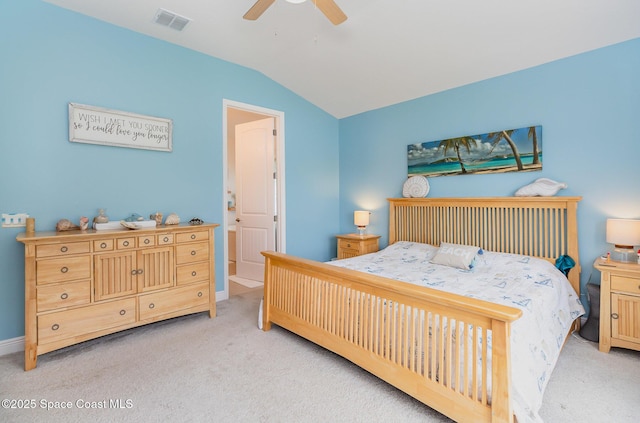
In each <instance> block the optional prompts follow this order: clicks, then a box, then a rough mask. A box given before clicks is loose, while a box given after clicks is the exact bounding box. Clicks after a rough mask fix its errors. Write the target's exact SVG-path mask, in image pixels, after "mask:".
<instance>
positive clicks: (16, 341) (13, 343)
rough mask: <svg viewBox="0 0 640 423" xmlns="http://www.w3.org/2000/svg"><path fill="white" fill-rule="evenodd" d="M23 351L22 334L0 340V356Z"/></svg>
mask: <svg viewBox="0 0 640 423" xmlns="http://www.w3.org/2000/svg"><path fill="white" fill-rule="evenodd" d="M20 351H24V336H19V337H17V338H11V339H5V340H3V341H0V356H2V355H7V354H13V353H16V352H20Z"/></svg>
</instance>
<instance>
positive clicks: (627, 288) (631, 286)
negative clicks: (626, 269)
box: [611, 275, 640, 295]
mask: <svg viewBox="0 0 640 423" xmlns="http://www.w3.org/2000/svg"><path fill="white" fill-rule="evenodd" d="M611 290H612V291H623V292H626V293H628V294H637V295H640V278H630V277H627V276H618V275H611Z"/></svg>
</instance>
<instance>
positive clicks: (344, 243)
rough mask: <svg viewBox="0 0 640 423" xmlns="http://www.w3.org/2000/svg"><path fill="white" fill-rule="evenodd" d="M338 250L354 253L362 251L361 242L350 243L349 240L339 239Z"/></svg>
mask: <svg viewBox="0 0 640 423" xmlns="http://www.w3.org/2000/svg"><path fill="white" fill-rule="evenodd" d="M338 248H339V249H341V250H351V251H353V252H354V253H358V252H359V251H360V242H357V241H350V240H348V239H338Z"/></svg>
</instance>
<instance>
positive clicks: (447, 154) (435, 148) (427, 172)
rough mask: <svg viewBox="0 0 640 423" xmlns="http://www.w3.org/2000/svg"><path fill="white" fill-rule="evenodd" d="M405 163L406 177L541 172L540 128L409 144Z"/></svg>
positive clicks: (530, 127)
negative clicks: (406, 165) (407, 175)
mask: <svg viewBox="0 0 640 423" xmlns="http://www.w3.org/2000/svg"><path fill="white" fill-rule="evenodd" d="M407 163H408V174H409V176H414V175H423V176H450V175H467V174H478V173H505V172H530V171H536V170H542V126H528V127H525V128H518V129H504V130H501V131H497V132H489V133H486V134H480V135H468V136H464V137H457V138H448V139H444V140H438V141H427V142H423V143H420V144H409V146H408V147H407Z"/></svg>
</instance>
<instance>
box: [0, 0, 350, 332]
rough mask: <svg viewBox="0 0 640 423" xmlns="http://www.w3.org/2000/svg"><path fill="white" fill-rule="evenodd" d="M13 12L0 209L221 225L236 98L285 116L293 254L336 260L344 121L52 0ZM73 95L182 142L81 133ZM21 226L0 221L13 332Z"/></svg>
mask: <svg viewBox="0 0 640 423" xmlns="http://www.w3.org/2000/svg"><path fill="white" fill-rule="evenodd" d="M0 16H2V20H3V24H2V25H0V40H2V42H0V57H2V59H1V62H0V212H2V213H13V212H26V213H29V214H30V215H32V216H33V217H35V218H36V229H37V230H53V229H54V228H55V224H56V222H57V221H58V220H59V219H61V218H68V219H71V220H73V221H77V219H78V218H79V217H80V216H81V215H86V216H90V217H92V216H95V214H96V213H97V209H98V208H101V207H104V208H106V209H107V214H108V215H109V216H110V217H111V218H112V219H114V218H123V217H126V216H128V215H129V214H130V213H133V212H136V213H140V214H142V215H148V214H150V213H152V212H155V211H158V210H159V211H162V212H164V213H165V215H166V214H168V213H169V212H176V213H178V215H179V216H181V217H182V218H183V219H184V220H188V219H190V218H191V217H194V216H198V217H200V218H202V219H204V220H206V221H211V222H218V223H221V222H222V210H223V204H225V201H226V198H225V196H224V195H223V192H224V191H223V186H222V164H223V163H222V160H223V157H222V148H223V144H222V143H223V140H222V103H223V99H228V100H233V101H237V102H242V103H248V104H254V105H257V106H261V107H265V108H269V109H273V110H279V111H282V112H284V113H285V124H286V127H285V133H286V140H285V143H286V147H285V155H286V162H287V169H286V177H287V183H286V198H287V217H288V221H287V233H288V236H287V251H288V252H290V253H293V254H297V255H301V256H305V257H309V258H314V259H317V260H327V259H329V258H330V257H331V254H332V251H331V245H332V244H331V242H330V240H331V237H332V235H333V234H335V233H336V232H337V231H338V225H339V218H338V216H339V215H338V192H339V185H338V184H339V181H338V166H339V162H338V128H339V122H338V120H337V119H335V118H333V117H331V116H330V115H328V114H327V113H325V112H323V111H321V110H320V109H318V108H317V107H315V106H313V105H312V104H310V103H308V102H307V101H304V100H303V99H301V98H300V97H299V96H297V95H295V94H293V93H292V92H291V91H289V90H287V89H284V88H283V87H282V86H280V85H278V84H276V83H275V82H273V81H272V80H270V79H268V78H266V77H265V76H264V75H262V74H260V73H257V72H255V71H252V70H250V69H247V68H244V67H240V66H237V65H233V64H230V63H228V62H224V61H221V60H218V59H215V58H212V57H208V56H206V55H203V54H200V53H197V52H194V51H191V50H187V49H184V48H182V47H178V46H175V45H171V44H168V43H165V42H162V41H159V40H155V39H152V38H150V37H146V36H143V35H140V34H137V33H134V32H131V31H128V30H125V29H122V28H119V27H116V26H113V25H109V24H106V23H103V22H101V21H98V20H95V19H92V18H89V17H86V16H82V15H79V14H76V13H73V12H70V11H67V10H65V9H61V8H58V7H55V6H52V5H50V4H48V3H43V2H41V1H38V0H21V1H5V0H2V1H0ZM167 30H169V29H167ZM69 102H75V103H81V104H88V105H94V106H100V107H106V108H111V109H116V110H123V111H128V112H133V113H140V114H144V115H150V116H158V117H165V118H171V119H173V125H174V126H173V129H174V132H173V152H171V153H166V152H154V151H146V150H137V149H130V148H117V147H106V146H97V145H88V144H78V143H70V142H69V141H68V129H67V125H68V115H67V104H68V103H69ZM303 217H304V218H303ZM309 219H311V221H312V222H313V225H308V221H309ZM20 232H22V229H14V228H4V229H0V340H4V339H10V338H14V337H18V336H22V335H23V334H24V268H23V263H24V260H23V251H24V250H23V248H22V244H19V243H18V242H17V241H16V240H15V237H16V235H17V234H18V233H20ZM216 233H217V238H216V278H217V290H218V291H221V290H222V289H223V286H224V285H223V268H224V263H223V257H222V255H223V240H222V236H221V231H220V229H217V230H216ZM310 239H314V240H322V241H324V242H309V240H310Z"/></svg>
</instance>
